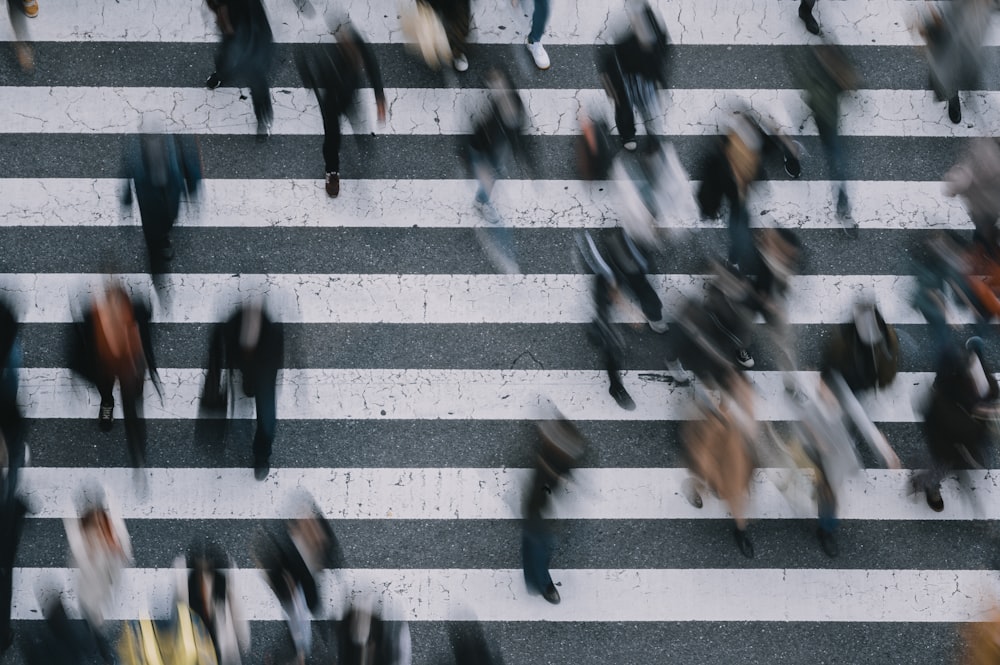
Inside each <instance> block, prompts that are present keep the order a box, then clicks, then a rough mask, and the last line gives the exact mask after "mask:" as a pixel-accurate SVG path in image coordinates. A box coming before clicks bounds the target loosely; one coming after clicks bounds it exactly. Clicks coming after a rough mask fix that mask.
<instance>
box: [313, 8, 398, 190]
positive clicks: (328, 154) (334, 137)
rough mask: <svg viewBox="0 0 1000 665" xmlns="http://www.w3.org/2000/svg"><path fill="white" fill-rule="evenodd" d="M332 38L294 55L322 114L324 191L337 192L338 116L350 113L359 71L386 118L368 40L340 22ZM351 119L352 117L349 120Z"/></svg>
mask: <svg viewBox="0 0 1000 665" xmlns="http://www.w3.org/2000/svg"><path fill="white" fill-rule="evenodd" d="M334 36H335V37H336V41H335V42H334V43H331V44H323V45H321V46H319V47H318V48H317V49H312V50H309V51H305V50H299V51H297V52H296V55H295V64H296V66H297V67H298V70H299V75H300V76H301V77H302V83H303V85H305V86H306V87H307V88H311V89H312V91H313V92H314V93H315V94H316V101H317V102H318V103H319V110H320V113H321V114H322V116H323V162H324V168H325V170H326V194H327V196H329V197H330V198H336V197H337V196H339V195H340V143H341V130H340V118H341V116H345V115H346V116H348V118H351V116H352V115H353V112H352V109H354V108H356V104H357V94H358V90H359V89H360V88H361V82H362V81H361V75H362V73H364V74H366V75H367V76H368V80H369V81H370V82H371V86H372V88H374V90H375V106H376V114H377V116H378V121H379V123H382V124H384V123H385V120H386V103H385V91H384V90H383V88H382V72H381V70H380V69H379V65H378V61H377V60H376V59H375V55H374V54H373V53H372V51H371V48H370V47H369V46H368V43H367V42H366V41H365V40H364V39H363V38H362V37H361V35H360V34H359V33H358V32H357V31H356V30H355V29H354V27H353V26H351V25H349V24H348V25H342V26H340V27H339V28H338V29H337V31H336V32H335V33H334ZM353 122H354V121H353V120H352V123H353Z"/></svg>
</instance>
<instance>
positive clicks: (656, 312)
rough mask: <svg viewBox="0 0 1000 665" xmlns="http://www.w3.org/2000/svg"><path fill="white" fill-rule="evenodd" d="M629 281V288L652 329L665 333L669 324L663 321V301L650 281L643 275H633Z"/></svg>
mask: <svg viewBox="0 0 1000 665" xmlns="http://www.w3.org/2000/svg"><path fill="white" fill-rule="evenodd" d="M627 280H628V287H629V289H631V290H632V293H634V294H635V297H636V298H637V299H638V300H639V306H640V307H641V308H642V313H643V315H644V316H645V317H646V320H647V321H649V325H650V327H651V328H652V329H653V330H654V331H656V332H665V331H666V329H667V324H666V321H664V319H663V301H662V300H660V296H658V295H657V294H656V290H655V289H654V288H653V285H652V284H650V283H649V279H648V278H647V277H646V275H643V274H632V275H628V276H627Z"/></svg>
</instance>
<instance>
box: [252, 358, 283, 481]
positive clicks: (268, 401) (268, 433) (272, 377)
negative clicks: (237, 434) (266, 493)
mask: <svg viewBox="0 0 1000 665" xmlns="http://www.w3.org/2000/svg"><path fill="white" fill-rule="evenodd" d="M277 380H278V377H277V373H272V372H263V373H261V374H258V375H257V376H256V381H255V383H256V386H255V390H254V401H255V402H256V406H257V431H256V432H255V433H254V437H253V458H254V464H258V463H263V462H267V461H268V460H270V459H271V444H272V443H274V434H275V431H276V430H277V428H278V408H277V405H276V401H277V389H276V384H277Z"/></svg>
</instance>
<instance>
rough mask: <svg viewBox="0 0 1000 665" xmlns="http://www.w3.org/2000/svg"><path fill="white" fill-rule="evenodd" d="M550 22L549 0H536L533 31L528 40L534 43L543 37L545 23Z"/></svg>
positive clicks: (533, 13)
mask: <svg viewBox="0 0 1000 665" xmlns="http://www.w3.org/2000/svg"><path fill="white" fill-rule="evenodd" d="M548 22H549V0H535V11H534V12H532V14H531V32H529V33H528V42H529V43H531V44H534V43H535V42H537V41H539V40H540V39H541V38H542V33H543V32H545V25H546V24H547V23H548Z"/></svg>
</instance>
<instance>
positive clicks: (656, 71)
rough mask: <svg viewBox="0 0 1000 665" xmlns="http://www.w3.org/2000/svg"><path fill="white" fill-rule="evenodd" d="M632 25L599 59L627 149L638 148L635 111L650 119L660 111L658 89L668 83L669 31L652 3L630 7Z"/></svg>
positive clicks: (649, 132)
mask: <svg viewBox="0 0 1000 665" xmlns="http://www.w3.org/2000/svg"><path fill="white" fill-rule="evenodd" d="M629 22H630V28H629V30H628V32H626V33H625V35H624V36H622V37H621V38H620V39H619V40H618V41H617V42H615V45H614V47H613V48H612V49H611V50H610V51H608V52H607V53H606V55H604V57H603V58H601V60H600V61H599V62H598V67H597V68H598V71H599V72H600V74H601V82H602V83H603V85H604V90H605V92H606V93H607V94H608V96H609V97H610V98H611V100H612V102H614V105H615V124H617V125H618V134H619V135H620V136H621V138H622V142H623V145H624V147H625V149H626V150H635V149H636V147H637V145H638V144H637V143H636V140H635V134H636V127H635V114H636V111H638V112H639V114H640V116H641V117H642V118H643V119H644V121H645V122H646V126H647V133H648V134H654V133H655V132H654V131H652V129H651V127H652V125H650V124H649V123H650V122H651V121H652V119H653V118H656V117H657V116H658V115H659V113H660V111H659V109H660V106H659V100H658V97H657V95H658V90H659V89H661V88H666V87H667V43H668V40H667V32H666V29H665V28H664V27H663V25H662V23H661V22H660V19H659V17H658V16H657V15H656V13H655V12H654V11H653V9H652V7H650V6H649V4H648V3H645V2H643V3H642V4H641V5H639V6H638V7H635V8H632V9H630V10H629Z"/></svg>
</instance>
